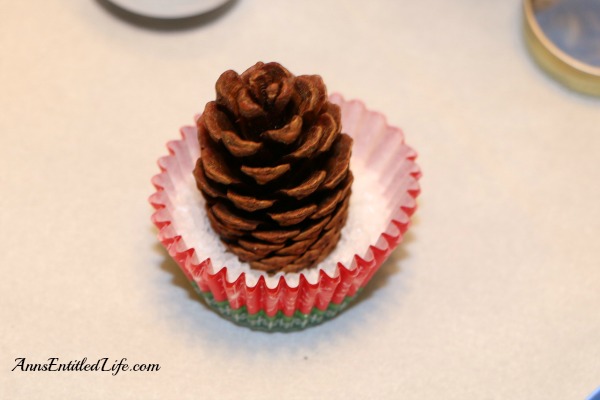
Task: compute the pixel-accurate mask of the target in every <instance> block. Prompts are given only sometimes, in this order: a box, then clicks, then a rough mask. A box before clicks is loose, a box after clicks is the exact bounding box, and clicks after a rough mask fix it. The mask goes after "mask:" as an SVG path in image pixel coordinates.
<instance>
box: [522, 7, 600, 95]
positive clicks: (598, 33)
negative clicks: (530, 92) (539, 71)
mask: <svg viewBox="0 0 600 400" xmlns="http://www.w3.org/2000/svg"><path fill="white" fill-rule="evenodd" d="M523 9H524V14H525V36H526V39H527V44H528V46H529V49H530V50H531V53H532V54H533V56H534V57H535V59H536V61H537V62H538V63H539V64H540V65H541V66H542V67H543V68H544V69H545V70H546V71H548V72H549V73H550V74H551V75H552V76H554V77H555V78H556V79H558V80H559V81H561V82H562V83H564V84H565V85H567V86H569V87H570V88H572V89H575V90H577V91H580V92H583V93H587V94H591V95H596V96H600V1H598V0H524V2H523Z"/></svg>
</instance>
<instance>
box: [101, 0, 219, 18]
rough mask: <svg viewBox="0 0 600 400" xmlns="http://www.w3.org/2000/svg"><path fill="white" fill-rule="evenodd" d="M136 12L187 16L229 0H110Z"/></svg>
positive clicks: (156, 15) (160, 16) (166, 16)
mask: <svg viewBox="0 0 600 400" xmlns="http://www.w3.org/2000/svg"><path fill="white" fill-rule="evenodd" d="M109 1H110V2H111V3H113V4H115V5H117V6H119V7H121V8H123V9H125V10H127V11H130V12H132V13H135V14H140V15H143V16H146V17H152V18H186V17H193V16H195V15H199V14H203V13H206V12H209V11H211V10H214V9H216V8H218V7H220V6H222V5H223V4H225V3H227V1H228V0H109Z"/></svg>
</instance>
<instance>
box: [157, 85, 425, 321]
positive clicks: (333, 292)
mask: <svg viewBox="0 0 600 400" xmlns="http://www.w3.org/2000/svg"><path fill="white" fill-rule="evenodd" d="M330 101H331V102H333V103H335V104H338V105H339V106H340V107H341V111H342V131H343V132H345V133H347V134H349V135H350V136H352V137H353V139H354V145H353V153H352V161H351V163H352V166H351V168H352V170H353V171H354V172H355V185H354V187H353V194H352V197H351V199H352V200H351V202H352V201H353V200H354V199H357V200H356V202H357V203H356V205H354V206H353V205H352V203H351V206H350V211H349V213H350V218H352V215H353V214H352V213H353V207H354V210H355V211H354V212H356V213H357V215H358V211H356V210H359V209H361V208H364V207H368V205H369V204H371V203H377V204H381V206H380V207H378V209H375V210H371V211H372V212H371V215H366V214H365V212H362V213H363V214H365V215H364V216H362V217H361V218H362V220H360V219H357V220H356V222H355V223H354V224H352V223H350V219H349V222H348V223H347V224H346V225H353V228H348V229H354V230H353V231H350V230H349V231H348V233H345V230H346V227H345V228H344V230H342V240H341V241H340V243H338V247H339V248H340V251H337V249H336V250H334V252H333V253H332V254H331V255H330V256H329V257H328V258H327V259H326V260H325V261H323V262H322V263H321V264H319V265H318V266H317V267H315V268H311V269H310V270H306V271H301V272H299V273H278V274H276V275H274V276H270V275H268V274H266V273H263V272H260V271H255V270H251V269H250V268H249V266H248V265H247V264H244V263H240V262H239V261H238V260H237V258H236V257H235V256H234V255H232V254H229V253H226V252H225V248H224V247H223V246H222V244H221V243H220V241H219V239H218V237H217V235H216V234H214V233H213V232H212V231H211V230H210V227H209V226H208V227H207V225H206V224H204V223H203V222H202V221H203V220H204V219H205V215H204V214H203V213H204V212H205V211H204V206H203V202H204V200H203V199H202V196H201V195H200V193H199V191H198V190H197V188H196V185H195V181H194V178H193V175H192V171H193V169H194V166H195V163H196V160H197V159H198V157H199V155H200V149H199V144H198V139H197V132H196V127H195V126H186V127H183V128H181V135H182V139H181V140H175V141H171V142H169V143H168V144H167V148H168V150H169V155H168V156H166V157H162V158H160V159H159V161H158V165H159V168H160V170H161V173H160V174H158V175H156V176H154V177H153V178H152V183H153V185H154V186H155V188H156V192H155V193H154V194H153V195H152V196H150V199H149V201H150V203H151V204H152V206H153V207H154V208H155V212H154V214H153V215H152V221H153V223H154V224H155V225H156V226H157V228H158V229H159V234H158V238H159V240H160V242H161V243H162V244H163V245H164V247H165V248H166V249H167V251H168V252H169V255H170V256H171V257H173V259H174V260H175V261H176V262H177V264H178V265H179V267H180V268H181V270H182V271H183V273H184V274H185V275H186V276H187V278H188V279H189V280H190V282H191V283H192V286H193V287H194V288H195V290H196V291H197V292H198V293H199V294H200V295H201V296H202V297H203V298H204V300H205V301H206V303H207V304H208V305H209V306H210V307H212V308H213V309H215V310H216V311H217V312H219V313H220V314H221V315H223V316H224V317H226V318H228V319H230V320H232V321H234V322H236V323H238V324H241V325H245V326H249V327H251V328H255V329H263V330H269V331H273V330H280V331H286V330H295V329H302V328H305V327H307V326H312V325H315V324H318V323H321V322H323V321H325V320H327V319H329V318H332V317H334V316H335V315H337V314H338V313H339V312H340V311H341V310H342V309H343V308H344V307H346V305H347V304H348V303H349V302H350V301H351V300H352V299H354V298H355V297H356V295H357V293H358V292H359V291H360V289H361V288H363V287H364V286H365V285H366V284H367V282H369V280H370V279H371V278H372V276H373V274H374V273H375V272H376V271H377V269H378V268H379V267H380V266H381V264H382V263H383V262H384V261H385V260H386V258H387V257H388V256H389V255H390V253H391V252H392V250H393V249H394V248H395V247H396V246H397V245H398V244H399V243H400V242H401V241H402V238H403V235H404V233H405V232H406V230H407V229H408V226H409V223H410V216H411V215H412V214H413V213H414V211H415V209H416V206H417V204H416V201H415V199H416V197H417V196H418V194H419V192H420V188H419V184H418V179H419V178H420V176H421V172H420V169H419V167H418V166H417V165H416V164H415V161H414V160H415V158H416V153H415V151H414V150H412V149H411V148H410V147H409V146H407V145H406V144H405V142H404V135H403V133H402V131H401V130H400V129H399V128H397V127H393V126H390V125H388V124H387V122H386V119H385V117H384V116H383V115H382V114H380V113H378V112H374V111H370V110H368V109H367V108H366V107H365V105H364V103H362V102H361V101H358V100H352V101H346V100H344V99H343V98H342V96H341V95H339V94H333V95H331V96H330ZM359 167H360V168H359ZM357 169H358V171H357ZM359 171H362V173H363V174H370V175H369V176H368V178H369V179H367V178H365V181H371V185H374V183H373V181H377V182H378V183H376V185H377V187H375V186H365V187H363V188H361V187H358V188H357V183H359V182H358V179H356V178H358V177H359V176H360V174H359V173H357V172H359ZM371 178H373V179H371ZM375 189H378V190H375ZM361 199H362V200H361ZM361 201H362V203H360V202H361ZM379 208H383V209H384V210H385V213H384V214H381V211H380V209H379ZM366 212H369V211H368V210H367V211H366ZM361 215H362V214H361ZM375 217H376V218H375ZM357 218H358V217H357ZM375 220H377V221H379V224H380V225H379V226H377V223H376V221H375ZM363 228H364V229H363ZM357 229H358V231H360V232H358V233H357ZM374 229H378V230H376V233H377V234H376V235H375V236H369V235H370V234H372V233H369V232H366V231H368V230H371V231H373V230H374ZM363 230H364V231H365V232H363ZM359 234H360V235H362V236H356V235H359ZM353 235H354V236H353ZM345 236H348V238H347V242H349V243H344V244H342V243H341V242H342V241H343V240H344V237H345ZM355 236H356V237H359V239H360V240H354V237H355ZM365 238H371V239H370V240H368V241H365V240H367V239H365ZM354 243H367V244H366V245H364V246H363V247H362V248H352V249H350V251H351V252H349V250H348V246H351V245H352V244H354ZM215 248H218V250H215ZM211 251H212V253H211ZM344 252H345V253H344ZM342 253H343V254H345V256H342ZM348 255H350V256H349V257H348ZM335 257H340V259H336V258H335ZM217 259H218V260H219V261H218V262H213V260H217Z"/></svg>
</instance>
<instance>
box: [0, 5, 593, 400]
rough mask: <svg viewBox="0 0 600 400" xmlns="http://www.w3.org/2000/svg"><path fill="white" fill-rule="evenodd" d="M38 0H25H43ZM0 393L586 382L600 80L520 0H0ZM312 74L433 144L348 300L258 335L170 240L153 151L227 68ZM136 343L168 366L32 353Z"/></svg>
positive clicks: (137, 359) (257, 394)
mask: <svg viewBox="0 0 600 400" xmlns="http://www.w3.org/2000/svg"><path fill="white" fill-rule="evenodd" d="M34 3H35V4H34ZM0 54H1V56H0V189H1V195H0V226H1V229H0V246H1V252H0V266H1V268H2V278H1V279H0V296H1V301H0V320H1V321H2V322H1V327H0V332H1V336H0V355H1V356H0V398H3V399H9V398H10V399H31V398H42V397H44V398H48V399H65V398H67V399H68V398H86V399H106V398H120V399H140V398H145V399H150V398H156V399H187V398H190V399H191V398H195V399H200V398H202V399H217V398H218V399H240V398H247V399H257V398H262V399H281V398H287V399H297V398H298V399H300V398H301V399H311V398H318V397H320V396H322V397H321V398H328V399H355V398H356V399H419V400H426V399H436V400H437V399H544V400H549V399H557V400H564V399H584V398H585V397H586V396H587V395H588V394H589V393H590V392H592V391H593V390H594V389H595V388H596V387H598V386H599V385H600V247H599V246H598V238H599V236H600V202H599V201H600V184H599V181H600V172H599V170H600V159H599V156H600V99H593V98H588V97H584V96H582V95H578V94H575V93H572V92H570V91H568V90H566V89H564V88H563V87H561V86H560V85H559V84H557V83H555V82H554V81H553V80H551V79H550V78H548V77H547V76H546V75H544V74H543V73H542V72H541V71H540V70H539V69H538V67H537V66H536V65H535V64H534V63H533V62H532V61H531V58H530V57H529V54H528V53H527V50H526V48H525V46H524V43H523V39H522V32H521V10H520V3H519V2H518V1H516V0H514V1H479V2H476V1H468V0H458V1H441V0H438V1H433V0H426V1H411V2H407V1H402V2H400V1H397V2H396V1H391V0H390V1H373V2H367V1H349V0H345V1H323V0H310V1H302V2H283V1H275V0H270V1H267V0H260V1H249V0H246V1H240V2H238V3H236V4H234V5H233V7H231V8H230V9H229V10H228V11H227V12H226V13H224V14H223V15H221V16H220V17H219V18H218V19H215V20H213V21H210V22H208V23H206V24H203V25H202V26H198V27H195V28H190V29H185V30H175V31H173V30H165V29H149V28H146V27H143V26H140V25H135V24H131V23H129V22H127V21H125V20H123V19H118V18H115V16H113V15H112V14H111V13H109V12H107V10H106V9H105V8H104V7H102V6H101V5H100V4H99V3H98V2H97V1H77V0H71V1H65V0H45V1H37V2H30V1H8V0H4V1H1V2H0ZM259 60H262V61H279V62H281V63H282V64H283V65H285V66H286V67H288V68H289V69H290V70H291V71H292V72H294V73H296V74H308V73H319V74H321V75H322V76H323V78H324V80H325V82H326V83H327V85H328V88H329V89H330V90H331V91H339V92H341V93H343V94H344V95H345V96H346V97H347V98H360V99H362V100H364V101H365V102H366V103H367V105H368V106H369V107H370V108H371V109H375V110H379V111H382V112H384V113H385V114H386V115H387V116H388V119H389V121H390V122H391V123H392V124H395V125H399V126H401V127H402V128H403V129H404V131H405V133H406V137H407V141H408V142H409V143H410V144H411V145H412V146H414V147H415V148H416V149H417V150H418V152H419V164H420V165H421V167H422V169H423V172H424V177H423V179H422V181H421V182H422V188H423V192H422V195H421V197H420V199H419V204H420V208H419V210H418V212H417V214H416V219H415V221H414V225H413V226H412V228H411V231H410V234H409V235H408V237H407V240H406V241H405V242H404V243H403V244H402V246H401V247H400V248H399V249H398V250H397V251H396V252H395V253H394V254H393V256H392V258H391V261H390V262H388V263H386V264H385V265H384V266H383V268H382V270H381V271H380V272H379V273H378V274H377V275H376V277H375V278H374V280H373V281H372V282H371V284H370V285H369V286H368V289H367V290H366V291H365V293H364V294H363V295H362V296H361V298H360V301H358V302H357V303H356V304H355V305H354V306H353V307H352V308H350V309H349V310H348V311H346V312H344V313H343V314H342V315H340V316H339V317H338V318H336V319H334V320H332V321H330V322H327V323H326V324H323V325H321V326H318V327H315V328H311V329H309V330H306V331H303V332H300V333H293V334H281V333H277V334H266V333H261V332H253V331H250V330H248V329H245V328H241V327H238V326H235V325H233V324H232V323H230V322H228V321H226V320H224V319H222V318H220V317H219V316H217V315H216V314H215V313H213V312H212V311H210V310H208V309H207V308H206V307H205V306H204V305H203V304H202V303H201V302H199V301H198V300H197V298H196V296H195V295H194V293H193V292H192V290H191V288H190V286H189V285H188V284H187V282H186V281H185V278H184V277H183V275H182V274H181V273H180V272H179V270H178V269H177V266H176V265H175V263H174V262H173V261H171V260H170V259H169V258H168V256H167V255H166V253H165V251H163V250H162V249H161V247H160V246H159V245H158V241H157V239H156V230H155V228H154V227H153V226H152V225H151V223H150V214H151V207H150V206H149V204H148V202H147V197H148V196H149V195H150V194H151V193H152V191H153V189H152V186H151V184H150V178H151V176H152V175H154V174H155V173H157V171H158V168H157V166H156V160H157V158H159V157H160V156H162V155H164V154H166V149H165V143H166V142H167V141H169V140H171V139H176V138H178V136H179V133H178V128H179V127H180V126H181V125H184V124H188V123H190V122H191V121H192V117H193V115H194V114H195V113H197V112H199V111H201V110H202V109H203V106H204V104H205V103H206V102H207V101H209V100H211V99H212V98H213V96H214V89H213V87H214V82H215V81H216V79H217V77H218V76H219V74H220V73H221V72H223V71H225V70H226V69H230V68H232V69H235V70H237V71H239V72H241V71H243V70H244V69H245V68H247V67H249V66H251V65H252V64H254V63H255V62H256V61H259ZM19 357H26V359H27V362H30V363H36V362H37V363H42V362H45V361H46V360H47V359H48V358H49V357H59V359H60V361H61V362H68V361H69V360H75V359H77V360H81V359H82V358H83V357H87V358H88V360H91V361H95V360H97V359H99V358H102V357H108V358H109V359H110V360H111V362H112V360H114V359H121V358H122V357H127V359H128V362H129V363H131V364H133V363H159V364H160V366H161V369H160V371H158V372H154V373H141V372H138V373H133V372H129V373H127V372H126V373H120V374H118V375H117V376H112V375H111V374H110V373H102V372H61V373H58V372H53V373H50V372H21V371H18V370H16V371H13V372H11V369H13V367H14V366H15V361H14V360H15V359H16V358H19Z"/></svg>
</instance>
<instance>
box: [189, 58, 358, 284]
mask: <svg viewBox="0 0 600 400" xmlns="http://www.w3.org/2000/svg"><path fill="white" fill-rule="evenodd" d="M216 91H217V99H216V101H211V102H209V103H208V104H206V107H205V109H204V113H203V114H202V117H201V118H200V119H199V120H198V138H199V141H200V149H201V156H200V158H199V159H198V162H197V163H196V168H195V170H194V176H195V177H196V183H197V186H198V189H200V191H201V192H202V194H203V195H204V198H205V199H206V211H207V213H208V218H209V220H210V223H211V225H212V227H213V229H214V230H215V231H216V232H217V233H218V234H219V236H220V237H221V240H222V241H223V243H225V245H226V246H227V248H228V249H229V250H230V251H232V252H233V253H235V254H236V255H237V256H238V257H239V259H240V260H241V261H246V262H248V263H250V266H251V267H252V268H255V269H259V270H263V271H267V272H270V273H274V272H278V271H284V272H291V271H299V270H301V269H303V268H309V267H311V266H313V265H315V264H317V263H318V262H320V261H322V260H323V259H324V258H325V257H326V256H327V255H328V254H329V253H330V252H331V251H332V250H333V249H334V247H335V246H336V244H337V242H338V240H339V238H340V232H341V229H342V227H343V226H344V224H345V223H346V219H347V215H348V203H349V199H350V192H351V184H352V179H353V178H352V173H351V172H350V169H349V163H350V154H351V147H352V139H351V138H350V137H349V136H348V135H346V134H344V133H340V131H341V120H340V108H339V107H338V106H337V105H335V104H333V103H330V102H329V101H328V100H327V90H326V88H325V85H324V84H323V80H322V79H321V77H320V76H318V75H301V76H298V77H296V76H294V75H292V74H291V73H290V72H289V71H288V70H287V69H285V68H284V67H282V66H281V65H279V64H277V63H268V64H263V63H261V62H259V63H257V64H256V65H254V66H253V67H251V68H249V69H248V70H247V71H246V72H244V73H243V74H242V75H238V74H237V73H236V72H234V71H231V70H230V71H226V72H225V73H223V74H222V75H221V76H220V77H219V79H218V81H217V83H216Z"/></svg>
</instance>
